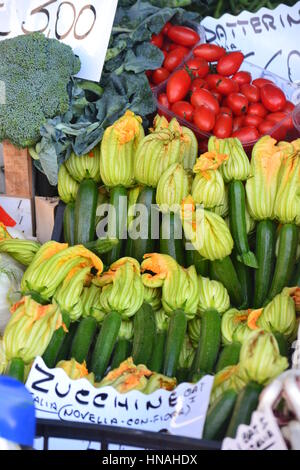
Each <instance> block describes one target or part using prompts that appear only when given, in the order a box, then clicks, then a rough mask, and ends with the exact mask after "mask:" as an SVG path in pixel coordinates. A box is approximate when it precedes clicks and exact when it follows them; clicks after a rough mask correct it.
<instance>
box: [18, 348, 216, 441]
mask: <svg viewBox="0 0 300 470" xmlns="http://www.w3.org/2000/svg"><path fill="white" fill-rule="evenodd" d="M213 380H214V378H213V376H211V375H206V376H205V377H203V378H202V379H201V380H200V381H199V382H198V383H196V384H188V383H183V384H180V385H179V386H178V387H177V388H176V389H175V390H173V391H171V392H169V391H166V390H157V391H155V392H154V393H152V394H150V395H145V394H143V393H141V392H139V391H135V390H133V391H131V392H129V393H126V394H120V393H119V392H117V391H116V390H115V389H114V388H113V387H103V388H95V387H94V386H92V385H91V384H90V382H88V381H87V380H86V379H80V380H71V379H70V378H69V377H68V376H67V374H66V373H65V371H64V370H63V369H60V368H57V369H48V368H47V366H46V365H45V363H44V361H43V359H42V358H40V357H38V358H36V360H35V361H34V364H33V366H32V368H31V371H30V374H29V376H28V379H27V382H26V387H27V389H28V390H29V391H30V392H31V394H32V396H33V400H34V403H35V408H36V416H37V418H44V419H54V420H61V421H75V422H79V423H88V424H95V425H97V424H99V425H110V426H121V427H125V428H128V429H141V430H146V431H153V432H169V433H170V434H173V435H179V436H186V437H193V438H195V439H197V438H198V439H201V437H202V432H203V427H204V422H205V417H206V413H207V409H208V405H209V398H210V392H211V389H212V385H213Z"/></svg>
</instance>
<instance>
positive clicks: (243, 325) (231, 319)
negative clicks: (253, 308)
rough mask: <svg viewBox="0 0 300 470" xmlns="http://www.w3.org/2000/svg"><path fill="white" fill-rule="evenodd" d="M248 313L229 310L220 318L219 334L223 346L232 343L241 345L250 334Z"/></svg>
mask: <svg viewBox="0 0 300 470" xmlns="http://www.w3.org/2000/svg"><path fill="white" fill-rule="evenodd" d="M248 316H249V312H248V311H247V310H242V311H239V310H237V309H236V308H231V309H230V310H228V311H227V312H226V313H224V315H223V316H222V321H221V332H222V341H223V343H224V344H231V343H233V342H235V341H236V342H238V343H243V342H244V341H245V340H246V339H247V338H248V336H249V335H250V334H251V332H252V331H251V329H250V328H249V327H248V324H247V321H248Z"/></svg>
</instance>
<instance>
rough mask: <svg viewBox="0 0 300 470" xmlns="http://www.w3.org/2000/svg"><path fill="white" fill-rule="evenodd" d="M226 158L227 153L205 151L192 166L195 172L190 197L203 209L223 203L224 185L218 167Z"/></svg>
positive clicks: (212, 207)
mask: <svg viewBox="0 0 300 470" xmlns="http://www.w3.org/2000/svg"><path fill="white" fill-rule="evenodd" d="M227 159H228V156H227V155H221V154H218V153H216V152H206V153H204V154H202V155H201V156H200V158H198V160H197V163H196V165H195V166H194V168H193V171H194V173H196V176H195V179H194V181H193V186H192V197H193V199H194V201H195V203H196V204H203V206H204V207H205V209H215V208H216V207H217V206H221V205H222V204H224V198H225V185H224V180H223V177H222V175H221V173H220V171H219V170H218V168H219V167H220V166H221V165H222V164H223V162H224V161H225V160H227Z"/></svg>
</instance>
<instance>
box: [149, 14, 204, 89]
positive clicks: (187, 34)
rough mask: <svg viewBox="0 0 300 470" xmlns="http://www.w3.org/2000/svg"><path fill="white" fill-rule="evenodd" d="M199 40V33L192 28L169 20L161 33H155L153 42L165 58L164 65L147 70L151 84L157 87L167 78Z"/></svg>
mask: <svg viewBox="0 0 300 470" xmlns="http://www.w3.org/2000/svg"><path fill="white" fill-rule="evenodd" d="M199 41H200V36H199V34H198V33H197V32H196V31H194V30H193V29H192V28H188V27H187V26H177V25H172V24H171V23H169V22H168V23H166V24H165V26H164V28H163V30H162V31H161V32H160V33H159V34H153V36H152V39H151V44H153V45H154V46H156V47H158V48H159V49H160V50H161V51H162V53H163V54H164V56H165V60H164V63H163V65H162V67H160V68H158V69H156V70H154V71H151V70H149V71H148V72H147V76H148V79H149V81H150V85H151V86H152V87H155V86H157V85H160V84H161V83H162V82H164V81H165V80H167V79H168V78H169V76H170V74H171V73H172V72H173V71H174V70H175V69H176V68H177V67H178V66H179V65H180V64H182V62H183V60H184V58H185V57H186V56H187V55H188V54H189V53H190V52H191V50H192V48H193V47H194V46H195V45H196V44H197V43H198V42H199Z"/></svg>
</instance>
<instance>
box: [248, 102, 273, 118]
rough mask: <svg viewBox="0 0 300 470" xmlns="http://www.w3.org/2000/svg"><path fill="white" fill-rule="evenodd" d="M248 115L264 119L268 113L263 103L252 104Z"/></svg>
mask: <svg viewBox="0 0 300 470" xmlns="http://www.w3.org/2000/svg"><path fill="white" fill-rule="evenodd" d="M248 114H255V115H256V116H260V117H262V118H264V117H266V115H267V114H268V111H267V110H266V108H265V107H264V105H263V104H261V103H250V106H249V108H248Z"/></svg>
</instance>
